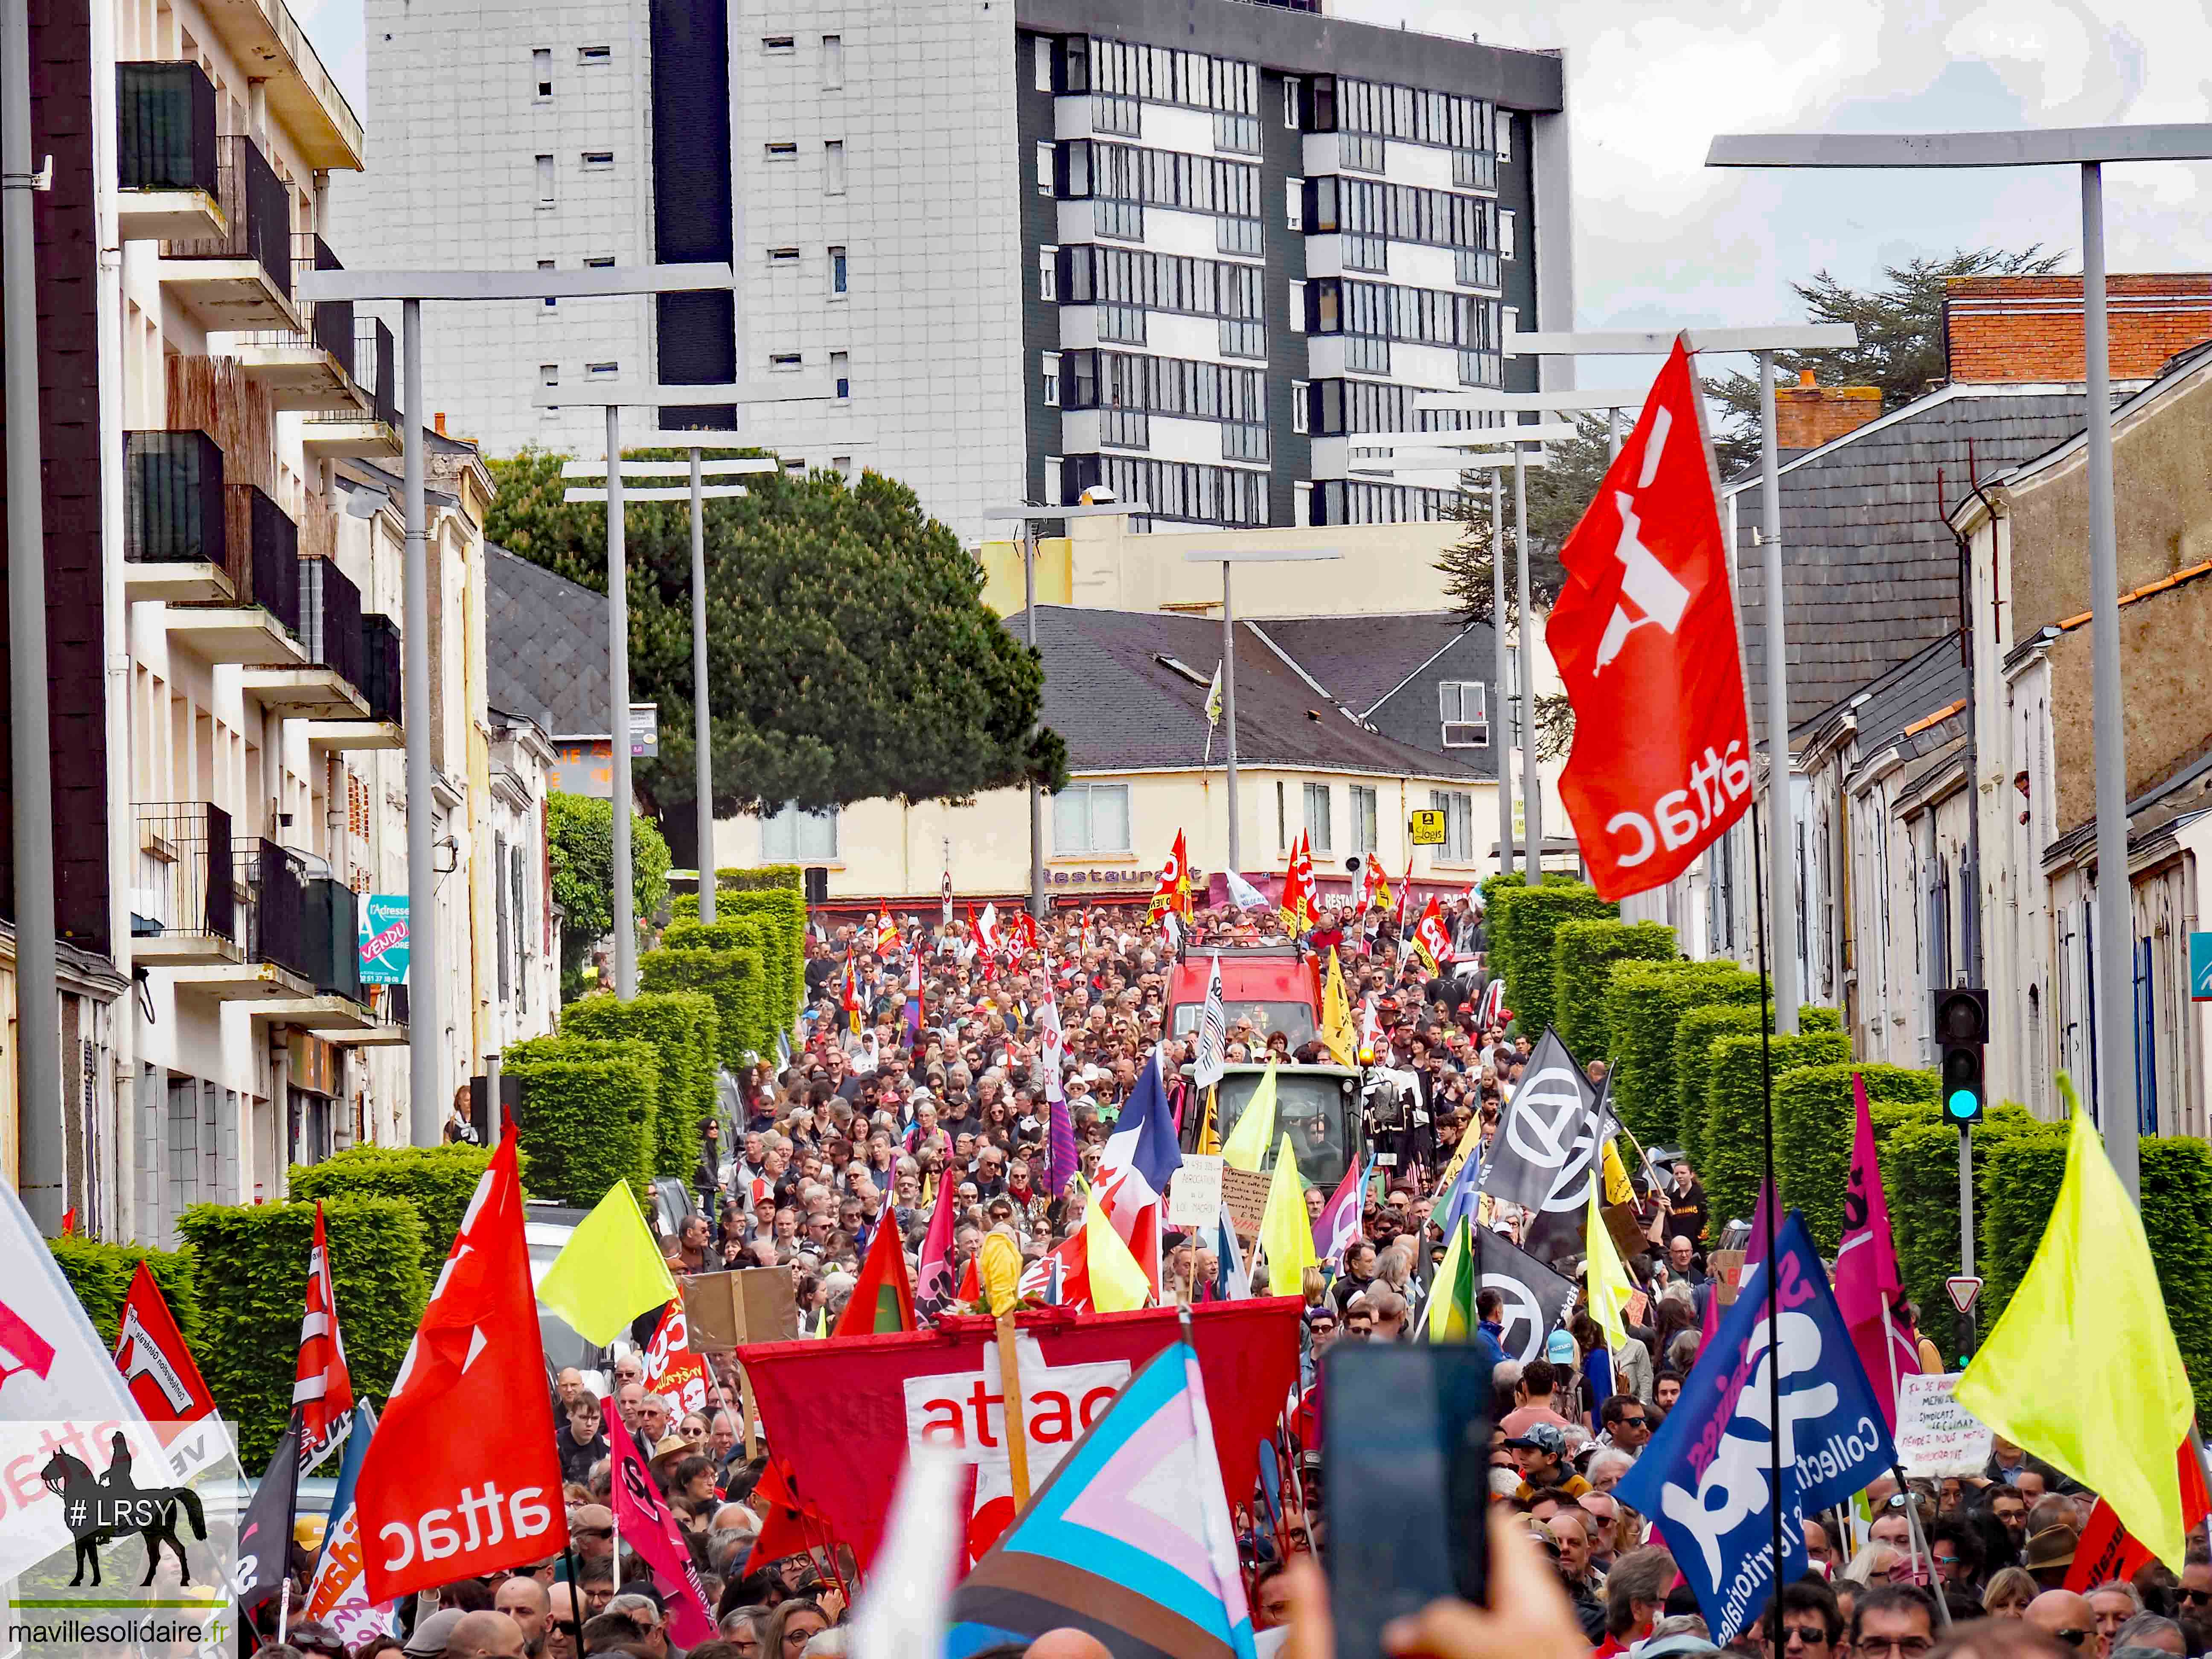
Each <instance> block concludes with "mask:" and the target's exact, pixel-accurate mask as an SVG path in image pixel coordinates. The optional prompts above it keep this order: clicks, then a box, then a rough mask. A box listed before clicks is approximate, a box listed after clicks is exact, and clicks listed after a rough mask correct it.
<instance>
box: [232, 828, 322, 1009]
mask: <svg viewBox="0 0 2212 1659" xmlns="http://www.w3.org/2000/svg"><path fill="white" fill-rule="evenodd" d="M233 868H234V872H235V875H236V878H237V881H238V884H239V885H240V887H241V888H243V889H244V890H245V892H246V904H245V912H246V918H245V920H246V930H245V945H246V960H247V961H248V962H267V963H275V964H276V966H277V967H279V968H287V969H290V970H291V971H292V972H294V973H295V974H297V975H300V977H301V978H302V979H312V978H313V977H314V958H313V955H312V954H311V953H310V951H309V950H308V948H307V946H308V930H307V860H305V859H303V858H301V856H300V854H297V853H295V852H291V851H289V849H287V848H283V847H279V846H278V845H277V844H276V842H273V841H260V840H254V841H249V842H245V843H244V844H243V845H241V846H240V847H239V848H237V849H236V851H235V852H234V854H233Z"/></svg>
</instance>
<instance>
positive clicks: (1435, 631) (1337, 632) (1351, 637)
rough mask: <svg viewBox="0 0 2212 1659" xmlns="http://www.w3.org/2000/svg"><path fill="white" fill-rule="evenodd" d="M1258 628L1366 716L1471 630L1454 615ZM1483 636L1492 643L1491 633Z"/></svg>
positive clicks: (1294, 621)
mask: <svg viewBox="0 0 2212 1659" xmlns="http://www.w3.org/2000/svg"><path fill="white" fill-rule="evenodd" d="M1253 626H1254V627H1255V628H1257V629H1260V631H1261V633H1263V634H1265V635H1267V637H1268V638H1270V639H1272V640H1273V641H1274V642H1275V643H1276V644H1278V645H1279V646H1281V647H1283V649H1284V650H1285V651H1287V652H1289V653H1291V655H1292V656H1293V657H1295V658H1297V661H1298V666H1299V667H1301V668H1303V669H1304V670H1305V671H1306V672H1307V673H1309V674H1310V675H1312V676H1313V677H1314V678H1316V679H1317V680H1319V681H1320V682H1321V683H1322V684H1323V685H1325V686H1327V687H1328V689H1329V690H1331V691H1332V692H1334V693H1335V694H1336V696H1339V697H1341V698H1342V699H1343V700H1344V701H1345V702H1346V704H1348V705H1349V706H1350V707H1352V708H1354V709H1356V710H1358V712H1359V713H1361V714H1365V713H1366V712H1367V711H1368V710H1370V709H1371V708H1374V707H1375V705H1376V704H1377V703H1379V702H1382V701H1383V698H1385V697H1387V696H1389V695H1390V693H1391V692H1393V691H1395V690H1397V688H1398V687H1399V686H1400V685H1401V684H1403V683H1404V681H1405V679H1406V678H1407V676H1408V675H1409V674H1412V673H1413V672H1415V671H1417V670H1418V669H1419V668H1420V666H1421V665H1423V664H1424V663H1425V662H1427V661H1428V660H1429V659H1431V657H1433V656H1435V655H1436V654H1437V653H1438V652H1440V651H1442V650H1443V648H1444V647H1446V646H1448V645H1449V644H1451V642H1452V641H1455V640H1456V639H1457V638H1458V637H1459V636H1460V635H1462V633H1464V632H1466V630H1467V625H1466V624H1465V623H1462V622H1461V621H1460V619H1459V618H1458V617H1456V616H1455V615H1453V614H1452V613H1451V612H1450V611H1417V612H1415V613H1414V614H1413V615H1412V616H1405V617H1378V616H1361V617H1282V618H1276V619H1269V620H1263V621H1258V622H1255V623H1253ZM1482 637H1483V641H1484V642H1485V643H1486V644H1487V642H1488V641H1489V638H1490V630H1489V629H1487V628H1485V629H1483V630H1482Z"/></svg>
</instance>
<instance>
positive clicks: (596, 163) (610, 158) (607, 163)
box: [583, 149, 615, 173]
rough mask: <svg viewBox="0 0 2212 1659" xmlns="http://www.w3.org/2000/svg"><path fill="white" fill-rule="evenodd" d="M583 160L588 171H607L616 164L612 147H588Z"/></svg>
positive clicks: (585, 169)
mask: <svg viewBox="0 0 2212 1659" xmlns="http://www.w3.org/2000/svg"><path fill="white" fill-rule="evenodd" d="M583 162H584V171H585V172H586V173H605V172H606V171H607V170H608V169H610V168H611V167H613V166H614V164H615V153H614V151H612V150H611V149H587V150H586V151H585V152H584V155H583Z"/></svg>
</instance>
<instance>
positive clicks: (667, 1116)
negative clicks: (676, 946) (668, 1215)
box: [561, 923, 721, 1182]
mask: <svg viewBox="0 0 2212 1659" xmlns="http://www.w3.org/2000/svg"><path fill="white" fill-rule="evenodd" d="M694 925H695V926H696V923H695V924H694ZM561 1030H562V1035H563V1036H569V1037H583V1038H587V1039H590V1038H597V1039H599V1040H603V1041H614V1040H618V1039H621V1038H623V1037H634V1038H636V1039H637V1040H638V1041H640V1042H643V1043H645V1044H646V1045H647V1047H648V1048H651V1049H652V1050H653V1054H654V1055H655V1057H656V1058H657V1059H658V1060H659V1068H660V1078H659V1090H658V1091H657V1093H656V1095H655V1097H654V1102H653V1137H652V1141H653V1173H654V1174H656V1175H666V1176H678V1177H680V1178H681V1179H683V1180H684V1181H687V1182H688V1181H689V1180H690V1178H691V1174H692V1171H693V1170H696V1168H697V1167H698V1164H699V1158H700V1152H701V1150H702V1145H703V1143H702V1140H701V1139H700V1134H699V1125H700V1122H701V1121H702V1119H712V1118H713V1117H714V1110H715V1104H716V1102H715V1079H714V1067H715V1063H716V1060H717V1059H718V1058H719V1056H720V1052H721V1050H720V1042H721V1037H720V1030H721V1020H720V1015H719V1014H718V1013H717V1012H715V1008H714V999H712V998H711V997H708V996H705V995H703V994H700V993H699V992H696V991H665V992H657V991H647V992H645V993H643V994H641V995H639V996H636V997H634V998H632V999H631V1000H629V1001H628V1002H623V1001H622V1000H619V999H618V998H616V997H612V996H592V997H585V998H583V999H581V1000H579V1001H575V1002H572V1003H570V1004H569V1005H568V1007H567V1008H565V1009H563V1010H562V1013H561Z"/></svg>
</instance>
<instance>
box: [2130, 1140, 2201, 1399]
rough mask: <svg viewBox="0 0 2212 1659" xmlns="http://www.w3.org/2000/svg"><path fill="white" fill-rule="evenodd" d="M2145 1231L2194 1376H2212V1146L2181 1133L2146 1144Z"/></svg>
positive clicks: (2169, 1314) (2176, 1333)
mask: <svg viewBox="0 0 2212 1659" xmlns="http://www.w3.org/2000/svg"><path fill="white" fill-rule="evenodd" d="M2141 1157H2142V1217H2143V1231H2144V1233H2145V1234H2146V1235H2147V1236H2148V1237H2149V1239H2150V1252H2151V1259H2152V1260H2153V1261H2156V1262H2157V1263H2158V1287H2159V1289H2160V1291H2162V1292H2163V1293H2164V1294H2165V1297H2166V1322H2168V1323H2169V1324H2171V1325H2172V1327H2173V1334H2174V1336H2175V1337H2176V1339H2177V1340H2179V1342H2180V1344H2181V1358H2182V1362H2183V1364H2186V1365H2187V1366H2188V1367H2189V1374H2190V1376H2212V1146H2207V1145H2206V1144H2205V1143H2204V1142H2203V1141H2201V1140H2197V1139H2191V1138H2189V1137H2186V1136H2182V1135H2152V1136H2148V1137H2147V1138H2146V1139H2144V1140H2143V1141H2142V1143H2141Z"/></svg>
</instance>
